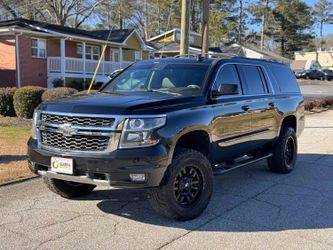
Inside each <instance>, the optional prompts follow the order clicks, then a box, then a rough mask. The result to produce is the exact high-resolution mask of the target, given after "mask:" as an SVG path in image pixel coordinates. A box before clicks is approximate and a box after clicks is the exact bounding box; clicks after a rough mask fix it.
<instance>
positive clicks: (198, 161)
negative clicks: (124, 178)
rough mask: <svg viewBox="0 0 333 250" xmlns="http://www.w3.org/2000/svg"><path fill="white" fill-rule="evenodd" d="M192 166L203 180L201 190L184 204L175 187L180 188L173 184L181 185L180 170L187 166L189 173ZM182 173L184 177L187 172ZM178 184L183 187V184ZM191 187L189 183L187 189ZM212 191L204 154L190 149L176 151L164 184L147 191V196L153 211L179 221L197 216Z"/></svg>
mask: <svg viewBox="0 0 333 250" xmlns="http://www.w3.org/2000/svg"><path fill="white" fill-rule="evenodd" d="M192 168H193V169H194V171H197V176H201V178H202V181H200V183H201V184H202V185H200V187H201V190H200V193H197V195H196V196H195V197H196V200H195V201H193V203H191V204H189V205H186V206H185V205H183V204H180V202H179V200H178V201H177V197H176V194H175V192H180V191H175V190H176V189H177V190H178V189H180V188H179V186H178V187H176V186H177V185H180V184H179V183H180V181H179V178H180V177H179V176H180V175H183V173H184V172H183V171H185V170H186V169H187V170H188V169H190V172H192V173H193V171H192V170H191V169H192ZM184 176H185V178H187V177H186V176H187V175H186V174H184ZM181 178H183V177H181ZM193 183H194V182H193ZM181 185H183V187H184V183H182V184H181ZM185 185H186V184H185ZM193 185H194V184H193ZM185 187H186V186H185ZM191 187H192V184H191V185H190V188H191ZM195 188H196V187H195ZM185 191H186V190H185ZM212 192H213V173H212V168H211V164H210V163H209V161H208V160H207V158H206V157H205V156H204V155H203V154H201V153H200V152H198V151H196V150H192V149H181V150H179V151H178V152H177V154H176V155H175V157H174V159H173V161H172V163H171V164H170V166H169V167H168V170H167V172H166V175H165V176H164V180H163V184H162V185H161V186H160V187H157V188H153V189H150V190H148V194H149V196H150V199H149V201H150V204H151V206H152V207H153V209H154V210H155V211H157V212H158V213H160V214H161V215H163V216H166V217H168V218H171V219H176V220H181V221H185V220H191V219H194V218H196V217H198V216H199V215H200V214H201V213H202V212H203V211H204V210H205V208H206V207H207V205H208V203H209V201H210V198H211V195H212ZM178 194H179V193H178ZM189 198H191V197H189ZM178 199H179V196H178ZM186 199H187V198H186Z"/></svg>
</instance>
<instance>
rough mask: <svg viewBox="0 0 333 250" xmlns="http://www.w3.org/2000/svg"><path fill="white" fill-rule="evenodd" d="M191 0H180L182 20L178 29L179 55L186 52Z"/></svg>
mask: <svg viewBox="0 0 333 250" xmlns="http://www.w3.org/2000/svg"><path fill="white" fill-rule="evenodd" d="M190 6H191V0H182V20H181V30H180V55H186V54H188V47H189V38H190V37H189V34H190V32H189V29H190Z"/></svg>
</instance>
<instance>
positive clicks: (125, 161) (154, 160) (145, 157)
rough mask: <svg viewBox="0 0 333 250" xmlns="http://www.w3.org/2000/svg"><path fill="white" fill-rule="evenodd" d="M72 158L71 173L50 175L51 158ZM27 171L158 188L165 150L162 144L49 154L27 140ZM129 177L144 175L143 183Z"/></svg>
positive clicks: (90, 181)
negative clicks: (106, 151)
mask: <svg viewBox="0 0 333 250" xmlns="http://www.w3.org/2000/svg"><path fill="white" fill-rule="evenodd" d="M53 156H56V157H64V158H66V157H67V158H71V159H73V162H74V174H73V175H66V174H58V173H54V172H51V171H50V169H51V167H50V163H51V157H53ZM28 157H29V159H28V163H29V168H30V170H31V171H33V172H34V173H36V174H39V175H41V176H46V177H49V178H55V179H61V180H65V181H72V182H78V183H85V184H93V185H106V186H113V187H124V188H125V187H137V188H146V187H157V186H159V185H160V183H161V181H162V178H163V176H164V173H165V171H166V168H167V160H168V150H167V148H166V147H165V146H164V145H163V144H158V145H156V146H153V147H147V148H139V149H122V150H115V151H113V152H110V153H103V154H102V153H99V154H98V153H96V154H92V153H85V152H81V153H71V152H62V153H59V152H58V151H54V152H53V151H51V150H46V149H41V148H39V147H38V144H37V141H36V140H33V139H30V140H29V141H28ZM130 174H145V176H146V178H145V181H143V182H137V181H132V180H131V178H130Z"/></svg>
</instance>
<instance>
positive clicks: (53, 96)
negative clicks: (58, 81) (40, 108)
mask: <svg viewBox="0 0 333 250" xmlns="http://www.w3.org/2000/svg"><path fill="white" fill-rule="evenodd" d="M77 92H78V91H77V90H76V89H73V88H66V87H60V88H55V89H48V90H46V91H45V92H44V93H43V95H42V101H43V102H45V101H52V100H57V99H60V98H65V97H68V96H71V95H74V94H75V93H77Z"/></svg>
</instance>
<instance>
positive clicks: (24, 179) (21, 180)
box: [0, 175, 41, 188]
mask: <svg viewBox="0 0 333 250" xmlns="http://www.w3.org/2000/svg"><path fill="white" fill-rule="evenodd" d="M40 177H41V176H39V175H36V176H30V177H26V178H21V179H17V180H13V181H8V182H5V183H0V188H2V187H5V186H9V185H14V184H17V183H21V182H26V181H30V180H33V179H37V178H40Z"/></svg>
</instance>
